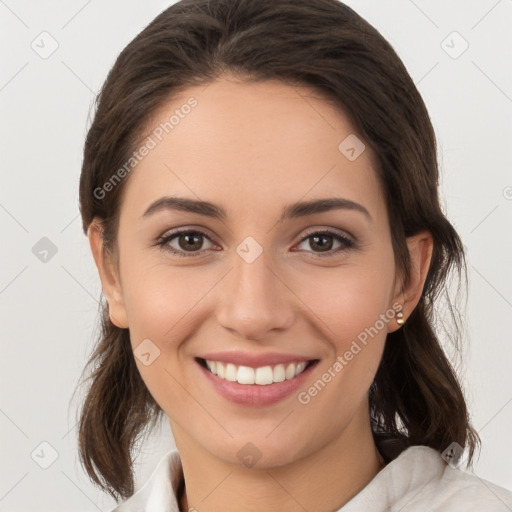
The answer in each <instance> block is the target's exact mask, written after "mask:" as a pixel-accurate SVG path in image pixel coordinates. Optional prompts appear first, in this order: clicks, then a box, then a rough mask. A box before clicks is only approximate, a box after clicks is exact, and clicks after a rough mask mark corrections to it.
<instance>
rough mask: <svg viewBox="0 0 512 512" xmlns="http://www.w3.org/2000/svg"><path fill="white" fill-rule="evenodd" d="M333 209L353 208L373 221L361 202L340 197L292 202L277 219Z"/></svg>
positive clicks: (281, 219)
mask: <svg viewBox="0 0 512 512" xmlns="http://www.w3.org/2000/svg"><path fill="white" fill-rule="evenodd" d="M335 209H344V210H354V211H356V212H360V213H362V214H364V215H365V217H366V218H367V219H368V220H369V221H370V222H373V219H372V216H371V215H370V212H369V211H368V210H367V209H366V208H365V207H364V206H363V205H362V204H359V203H356V202H354V201H351V200H350V199H345V198H342V197H333V198H328V199H314V200H312V201H303V202H298V203H293V204H291V205H289V206H286V207H285V208H284V209H283V213H282V214H281V218H280V219H279V221H280V222H281V221H283V220H286V219H292V218H295V217H303V216H305V215H313V214H315V213H322V212H327V211H329V210H335Z"/></svg>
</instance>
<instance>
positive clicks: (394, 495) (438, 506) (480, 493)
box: [340, 446, 512, 512]
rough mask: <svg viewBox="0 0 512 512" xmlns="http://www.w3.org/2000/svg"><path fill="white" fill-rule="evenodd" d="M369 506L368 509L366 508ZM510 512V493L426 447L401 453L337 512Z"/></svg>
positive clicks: (511, 496) (511, 502)
mask: <svg viewBox="0 0 512 512" xmlns="http://www.w3.org/2000/svg"><path fill="white" fill-rule="evenodd" d="M369 507H370V508H369ZM370 509H371V510H373V511H378V512H397V511H402V512H427V511H428V512H460V511H464V512H471V511H475V512H476V511H478V512H482V511H485V512H510V511H512V492H510V491H508V490H506V489H504V488H502V487H499V486H498V485H495V484H492V483H491V482H488V481H487V480H484V479H483V478H480V477H479V476H477V475H475V474H473V473H470V472H468V471H463V470H462V469H459V468H457V467H452V466H450V465H449V464H447V463H446V462H445V461H444V460H443V458H442V457H441V454H440V453H439V452H437V451H436V450H434V449H432V448H430V447H428V446H411V447H409V448H407V449H406V450H404V451H403V452H402V453H400V455H398V456H397V457H396V458H395V459H394V460H392V461H391V462H390V463H389V464H388V465H387V466H385V467H384V469H382V470H381V471H380V472H379V473H378V474H377V475H376V476H375V478H374V479H373V480H372V481H371V482H370V483H369V484H368V485H367V486H366V487H365V488H364V489H363V490H362V491H361V492H360V493H359V494H357V495H356V496H355V497H354V498H352V500H351V501H349V502H348V503H347V504H346V505H345V506H344V507H342V508H341V510H340V512H341V511H343V512H359V511H363V510H370Z"/></svg>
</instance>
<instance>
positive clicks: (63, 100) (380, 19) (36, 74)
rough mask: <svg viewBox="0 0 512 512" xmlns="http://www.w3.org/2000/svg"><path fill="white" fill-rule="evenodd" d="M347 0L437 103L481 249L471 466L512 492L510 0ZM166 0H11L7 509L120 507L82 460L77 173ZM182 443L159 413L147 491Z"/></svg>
mask: <svg viewBox="0 0 512 512" xmlns="http://www.w3.org/2000/svg"><path fill="white" fill-rule="evenodd" d="M347 3H348V4H349V5H350V6H352V7H353V8H354V9H355V10H356V11H357V12H359V13H360V14H361V15H362V16H363V17H365V18H366V19H367V20H368V21H369V22H370V23H372V24H373V25H374V26H375V27H376V28H377V29H378V30H379V31H380V32H381V33H382V34H383V35H384V36H385V37H386V38H387V39H388V40H389V41H390V42H391V44H392V45H393V46H394V48H395V49H396V50H397V52H398V54H399V55H400V57H401V58H402V59H403V61H404V63H405V65H406V67H407V69H408V70H409V73H410V74H411V76H412V78H413V80H414V81H415V83H416V84H417V86H418V88H419V90H420V92H421V94H422V96H423V98H424V100H425V103H426V104H427V108H428V109H429V112H430V115H431V118H432V122H433V124H434V128H435V130H436V134H437V138H438V143H439V159H440V165H441V171H442V183H441V197H442V201H443V205H444V208H445V211H446V213H447V215H448V217H449V219H450V220H451V221H452V222H453V224H454V225H455V227H456V229H457V230H458V231H459V233H460V235H461V237H462V239H463V241H464V244H465V246H466V248H467V253H468V269H469V280H470V289H469V299H468V303H467V309H466V314H465V322H466V324H467V332H466V337H465V348H464V353H463V357H462V360H461V361H459V363H460V364H459V365H460V366H461V368H462V378H463V381H464V385H465V389H466V393H467V397H468V402H469V406H470V409H471V413H472V418H473V423H474V425H475V427H476V428H477V430H478V431H479V433H480V435H481V438H482V441H483V449H482V451H481V455H480V458H479V459H478V460H477V461H476V464H475V466H474V471H475V473H477V474H478V475H479V476H481V477H483V478H485V479H488V480H491V481H492V482H495V483H497V484H499V485H501V486H504V487H506V488H508V489H511V490H512V438H511V436H510V431H511V426H512V403H511V402H512V379H511V378H510V368H511V366H512V349H511V342H512V340H511V336H510V330H511V328H512V279H511V277H512V276H511V274H512V272H511V263H512V259H511V256H512V239H511V236H510V233H511V232H512V230H511V224H512V173H511V168H512V167H511V166H512V151H511V147H512V129H511V120H512V69H511V63H512V31H511V30H510V27H511V26H512V1H510V0H501V1H497V0H480V1H467V0H456V1H455V0H452V1H451V2H446V1H444V0H430V1H426V0H416V1H412V0H392V1H381V0H366V1H361V2H358V1H355V0H351V1H349V2H347ZM169 5H170V3H169V2H167V1H161V0H152V1H146V2H135V1H120V0H110V1H108V2H100V1H98V0H89V1H86V0H72V1H69V0H68V1H64V0H59V1H57V0H55V1H41V2H29V1H27V0H0V20H1V21H0V48H1V49H2V50H1V67H0V109H1V117H0V119H1V125H0V126H1V133H0V145H1V157H0V165H1V188H0V224H1V230H2V231H1V244H0V247H1V249H0V250H1V265H0V308H1V313H0V314H1V317H0V328H1V335H2V338H1V357H0V384H1V387H0V432H1V440H0V450H1V452H0V510H1V511H5V512H7V511H9V512H18V511H24V512H26V511H33V512H36V511H49V510H51V511H53V512H59V511H62V512H64V511H66V512H71V511H90V510H108V509H109V508H110V507H112V506H113V505H114V501H113V500H112V499H110V497H108V496H107V495H104V494H103V493H101V492H100V491H99V490H98V489H97V488H96V487H94V486H93V485H92V484H91V483H90V482H89V480H88V479H87V477H86V476H85V473H84V472H83V471H82V469H81V467H80V465H79V463H78V459H77V445H76V407H77V404H76V403H73V404H70V399H71V394H72V392H73V390H74V388H75V386H76V383H77V379H78V377H79V375H80V372H81V371H82V369H83V366H84V364H85V361H86V358H87V356H88V355H89V353H90V351H91V349H92V346H93V343H94V341H95V334H96V319H97V313H98V299H99V297H100V290H101V287H100V283H99V279H98V276H97V272H96V269H95V267H94V264H93V260H92V256H91V255H90V251H89V246H88V242H87V239H86V237H85V236H84V234H83V233H82V231H81V222H80V218H79V215H78V180H79V173H80V165H81V160H82V150H83V143H84V138H85V134H86V131H87V128H88V126H89V122H90V118H91V116H92V112H93V110H92V106H93V101H94V98H95V95H96V93H97V91H98V90H99V88H100V86H101V84H102V83H103V81H104V79H105V78H106V75H107V72H108V70H109V69H110V67H111V66H112V64H113V62H114V60H115V58H116V57H117V55H118V54H119V52H120V51H121V50H122V49H123V48H124V46H125V45H126V44H127V43H128V42H129V41H130V40H131V39H132V38H133V37H134V36H135V35H136V34H137V33H138V32H139V31H140V30H142V28H143V27H144V26H145V25H146V24H147V23H148V22H149V21H151V20H152V19H153V18H154V17H155V16H156V15H157V14H158V13H159V12H161V11H162V10H163V9H164V8H166V7H167V6H169ZM44 251H47V252H46V253H44ZM43 253H44V256H42V254H43ZM41 258H43V259H45V261H42V259H41ZM172 446H173V440H172V437H171V435H170V431H169V427H168V425H167V422H164V424H163V425H162V428H161V430H160V431H157V432H156V434H155V435H154V436H152V437H151V438H150V439H149V440H148V442H147V443H146V444H145V445H144V447H143V451H142V453H141V456H140V457H139V458H138V459H137V466H136V467H137V488H138V487H140V485H141V484H142V483H144V481H145V479H146V478H147V477H148V476H149V474H150V472H151V471H152V469H153V468H154V466H155V464H156V462H157V461H158V460H159V459H160V457H161V456H162V455H163V454H164V453H165V452H166V451H167V450H168V449H170V448H172ZM45 466H47V467H46V468H45Z"/></svg>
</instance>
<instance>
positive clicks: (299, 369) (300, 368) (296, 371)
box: [295, 361, 306, 376]
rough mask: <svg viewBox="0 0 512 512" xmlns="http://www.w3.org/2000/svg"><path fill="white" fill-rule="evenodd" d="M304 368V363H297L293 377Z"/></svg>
mask: <svg viewBox="0 0 512 512" xmlns="http://www.w3.org/2000/svg"><path fill="white" fill-rule="evenodd" d="M304 368H306V363H305V362H304V361H302V363H299V364H298V365H297V367H296V368H295V376H297V375H299V374H300V373H302V372H303V371H304Z"/></svg>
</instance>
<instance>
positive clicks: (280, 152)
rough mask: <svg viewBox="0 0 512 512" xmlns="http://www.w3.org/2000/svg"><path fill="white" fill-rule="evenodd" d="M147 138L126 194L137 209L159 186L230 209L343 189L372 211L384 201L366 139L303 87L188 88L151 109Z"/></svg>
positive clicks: (226, 83) (222, 83) (235, 84)
mask: <svg viewBox="0 0 512 512" xmlns="http://www.w3.org/2000/svg"><path fill="white" fill-rule="evenodd" d="M144 144H146V145H148V147H149V146H151V149H150V150H149V151H147V154H146V155H145V156H144V157H142V158H140V160H139V162H138V163H137V165H136V166H135V167H134V170H133V171H132V172H131V176H130V180H129V183H128V184H127V189H126V190H125V192H124V195H125V200H127V201H128V199H131V200H130V201H129V203H131V204H137V205H139V210H140V213H141V212H142V210H143V209H144V208H145V206H147V204H149V202H151V201H154V200H155V199H156V198H158V197H161V196H163V195H166V194H169V195H171V194H173V195H177V194H181V195H185V196H187V197H195V198H201V199H207V200H209V201H212V202H216V203H219V204H224V205H225V206H226V208H227V209H231V208H237V207H240V208H243V209H246V206H247V204H248V201H250V204H251V205H253V206H254V207H257V205H261V206H262V208H265V209H266V210H267V211H268V209H269V208H272V205H276V207H277V206H280V205H281V204H283V203H290V202H293V201H298V200H299V199H301V198H304V199H314V198H316V197H327V196H329V195H331V196H332V195H340V194H341V195H343V197H347V198H348V199H352V200H355V201H358V202H361V203H363V204H365V206H366V207H367V208H368V209H373V210H374V212H375V213H377V214H378V213H379V212H377V210H379V209H382V207H383V201H382V194H381V191H380V187H379V185H378V183H377V179H376V174H375V171H374V162H375V157H374V155H373V153H372V151H371V150H370V148H369V146H368V145H367V144H366V145H365V146H363V144H364V141H363V140H362V137H361V136H360V135H358V134H356V133H355V129H354V127H353V126H352V125H351V123H350V121H349V119H348V118H347V116H346V115H345V114H344V112H343V111H342V109H341V108H339V107H337V106H334V105H333V104H332V102H329V101H328V100H327V99H326V98H325V97H324V96H323V95H322V94H321V93H319V92H318V91H316V90H314V89H311V88H308V87H297V86H290V85H286V84H284V83H282V82H280V81H265V82H240V81H237V80H234V79H226V78H223V79H219V80H217V81H215V82H213V83H210V84H208V85H207V86H204V85H203V86H195V87H190V88H189V89H187V90H186V91H184V92H182V93H180V94H179V95H178V96H175V97H174V98H172V100H170V101H168V102H167V103H166V104H164V105H163V106H162V107H161V108H160V109H159V110H158V111H157V112H155V114H154V115H153V116H152V117H151V120H150V122H149V123H148V124H147V129H146V131H145V134H144V137H143V138H142V145H144ZM340 144H341V145H340ZM363 148H364V150H363ZM347 149H348V150H349V152H348V153H347ZM354 156H356V158H354ZM304 196H306V197H304ZM123 202H124V201H123ZM226 202H229V204H226ZM244 207H245V208H244ZM276 211H277V210H276ZM380 213H382V212H380Z"/></svg>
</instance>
